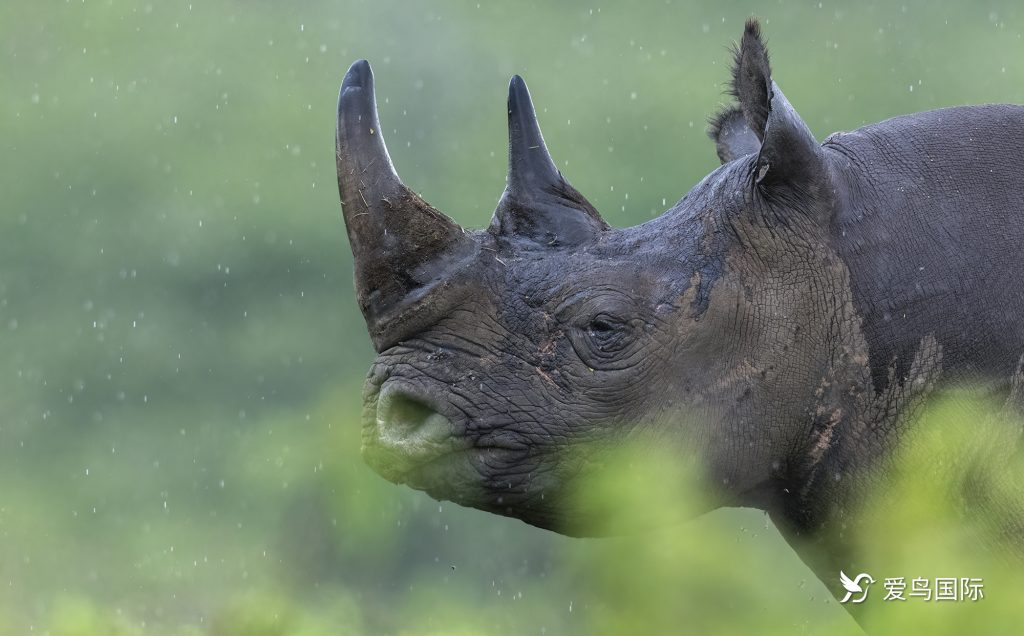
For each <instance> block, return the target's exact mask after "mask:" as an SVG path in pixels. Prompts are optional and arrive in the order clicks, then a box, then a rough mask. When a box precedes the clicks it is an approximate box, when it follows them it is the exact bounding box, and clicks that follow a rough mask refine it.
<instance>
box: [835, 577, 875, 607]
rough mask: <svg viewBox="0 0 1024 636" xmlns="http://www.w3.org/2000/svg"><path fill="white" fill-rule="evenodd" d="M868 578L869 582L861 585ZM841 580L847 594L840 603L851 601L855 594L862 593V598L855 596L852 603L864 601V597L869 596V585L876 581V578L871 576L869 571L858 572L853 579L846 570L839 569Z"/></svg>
mask: <svg viewBox="0 0 1024 636" xmlns="http://www.w3.org/2000/svg"><path fill="white" fill-rule="evenodd" d="M864 580H867V583H864V584H863V585H861V582H862V581H864ZM839 582H840V583H842V584H843V589H845V590H846V596H844V597H843V599H842V600H841V601H839V602H840V603H845V602H847V601H850V599H851V598H852V597H853V595H854V594H860V598H855V599H853V600H852V601H850V602H851V603H863V602H864V599H866V598H867V597H868V586H869V585H871V584H872V583H874V582H875V579H873V578H871V575H870V574H868V573H867V572H862V573H861V574H858V575H857V576H856V577H855V578H854V579H853V580H852V581H851V580H850V577H848V576H846V572H843V571H842V570H839Z"/></svg>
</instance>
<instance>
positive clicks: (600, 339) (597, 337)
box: [571, 313, 640, 370]
mask: <svg viewBox="0 0 1024 636" xmlns="http://www.w3.org/2000/svg"><path fill="white" fill-rule="evenodd" d="M637 322H638V321H630V320H624V319H622V318H619V317H616V316H613V315H611V314H606V313H600V314H597V315H596V316H593V317H592V318H590V319H589V320H588V321H585V322H583V323H582V324H581V325H579V326H578V327H577V328H576V329H574V330H573V331H572V337H571V341H572V345H573V349H575V350H576V353H577V354H578V355H579V356H580V358H581V359H582V360H583V362H585V363H586V364H587V366H589V367H590V368H592V369H602V370H611V369H620V368H624V367H626V366H629V364H628V358H630V356H632V355H633V354H634V353H635V352H636V349H637V344H638V341H639V340H640V339H639V338H638V337H637V336H638V331H640V329H639V327H638V325H637Z"/></svg>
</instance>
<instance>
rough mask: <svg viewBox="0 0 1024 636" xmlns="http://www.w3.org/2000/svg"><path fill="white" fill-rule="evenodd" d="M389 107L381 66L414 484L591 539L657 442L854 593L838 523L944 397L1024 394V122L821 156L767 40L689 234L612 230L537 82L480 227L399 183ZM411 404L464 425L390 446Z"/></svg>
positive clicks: (345, 104)
mask: <svg viewBox="0 0 1024 636" xmlns="http://www.w3.org/2000/svg"><path fill="white" fill-rule="evenodd" d="M372 90H373V86H372V74H370V72H369V66H368V65H366V63H365V62H357V63H356V64H355V65H353V67H352V70H350V71H349V75H347V76H346V80H345V84H343V86H342V93H341V97H340V102H339V125H338V130H339V133H338V162H339V163H338V167H339V186H340V190H341V196H342V201H343V209H344V212H345V219H346V224H347V227H348V230H349V236H350V240H351V242H352V247H353V252H354V254H355V259H356V287H357V294H358V297H359V299H360V304H361V306H362V307H363V309H364V315H365V316H366V319H367V325H368V328H369V331H370V333H371V336H372V338H373V340H374V344H375V346H376V348H377V350H378V353H379V355H378V357H377V360H376V361H375V362H374V364H373V366H372V368H371V370H370V373H369V376H368V379H367V382H366V389H365V409H366V416H365V422H366V423H365V426H364V431H363V442H364V455H365V457H366V459H367V461H368V462H369V463H370V464H371V466H373V467H374V468H375V469H376V470H377V471H378V472H380V473H381V474H382V475H384V476H385V477H387V478H388V479H391V480H393V481H396V482H400V483H406V484H408V485H410V486H412V487H415V488H418V489H422V490H425V491H426V492H428V493H429V494H430V495H432V496H434V497H436V498H440V499H448V500H452V501H455V502H458V503H461V504H463V505H468V506H473V507H476V508H480V509H482V510H487V511H490V512H493V513H497V514H502V515H507V516H511V517H516V518H519V519H522V520H524V521H526V522H527V523H531V524H534V525H537V526H540V527H544V528H550V529H552V530H556V531H558V532H563V533H566V534H573V535H586V534H591V533H593V532H594V528H595V527H597V526H598V525H599V521H598V520H597V518H596V515H597V513H596V512H595V511H591V510H586V509H581V508H579V507H578V506H574V504H573V501H572V499H571V497H569V493H571V492H572V490H573V488H575V487H578V485H579V484H580V483H583V482H582V480H584V479H585V478H586V476H587V475H588V474H590V473H591V472H592V471H594V470H599V469H600V467H601V466H602V465H603V462H604V460H603V457H604V455H603V453H605V452H606V451H607V449H609V448H615V447H616V446H618V445H621V444H623V443H624V442H626V441H636V440H643V441H646V442H647V443H656V444H658V445H659V446H661V447H663V448H671V449H673V452H675V453H677V454H678V456H679V457H692V458H695V459H696V460H697V461H699V462H700V465H701V466H702V467H703V470H704V475H705V477H706V479H707V483H708V488H709V493H710V497H709V503H708V505H710V506H715V505H744V506H753V507H758V508H761V509H764V510H766V511H768V512H769V514H770V515H771V516H772V518H773V520H775V521H776V523H777V524H778V525H779V527H780V529H781V530H782V531H783V534H784V536H786V537H787V539H789V540H790V541H791V543H793V544H794V546H795V547H797V550H798V552H799V553H800V554H801V556H803V557H804V558H805V560H807V561H808V563H809V564H811V566H812V567H813V568H815V569H816V571H818V572H819V575H825V574H827V575H831V574H833V573H834V571H833V569H832V568H833V563H832V561H834V560H836V559H837V558H845V557H846V556H847V555H845V554H844V553H843V546H842V540H841V538H840V533H838V531H837V528H838V527H840V526H846V525H848V524H853V523H855V522H856V519H855V518H851V516H850V515H851V511H852V510H855V509H856V503H857V501H858V499H859V497H860V496H861V495H862V494H863V492H864V490H865V489H866V488H867V487H868V485H870V484H871V483H873V482H874V481H875V480H876V478H877V475H878V474H879V471H882V470H884V467H885V466H886V462H887V461H888V460H889V458H890V457H891V456H892V454H893V452H894V450H895V449H896V447H897V446H898V442H899V440H901V439H902V438H903V437H905V435H906V433H907V431H906V430H905V429H906V426H908V422H909V421H910V420H911V419H912V415H913V413H914V412H915V411H916V409H917V407H918V406H919V405H920V403H921V402H922V400H923V398H924V397H926V396H927V394H928V393H929V392H930V391H931V390H932V389H933V387H940V388H941V387H947V386H950V385H956V384H959V383H963V382H967V381H970V382H983V383H984V384H985V386H986V387H988V388H989V389H990V390H991V391H994V392H999V391H1003V392H1006V391H1008V389H1009V387H1010V381H1011V378H1012V377H1013V376H1014V371H1015V369H1016V368H1017V364H1018V361H1019V359H1020V356H1021V354H1022V353H1024V321H1022V320H1021V312H1022V310H1024V278H1022V277H1021V276H1020V274H1019V272H1020V271H1021V270H1022V269H1024V252H1022V250H1021V249H1020V245H1021V244H1022V242H1024V223H1021V218H1020V215H1021V214H1022V212H1024V183H1022V180H1021V179H1020V167H1019V165H1018V164H1017V163H1016V162H1012V161H1007V160H1006V158H1007V156H1013V153H1015V152H1017V151H1018V149H1019V148H1021V147H1024V108H1021V107H1018V106H1010V105H990V106H970V107H960V108H952V109H945V110H939V111H933V112H929V113H922V114H915V115H908V116H905V117H899V118H896V119H892V120H889V121H886V122H882V123H880V124H876V125H872V126H868V127H866V128H862V129H860V130H857V131H854V132H850V133H842V134H836V135H832V136H831V137H829V138H828V140H827V141H826V142H825V143H824V144H819V143H818V142H817V141H816V140H815V138H814V137H813V135H811V133H810V131H809V130H808V129H807V127H806V125H805V124H804V123H803V121H802V120H801V119H800V117H799V115H798V114H797V112H796V110H795V109H794V108H793V107H792V106H791V105H790V104H789V102H788V101H787V100H786V98H785V96H784V95H783V94H782V92H781V90H780V89H779V87H778V85H777V84H775V82H774V81H773V80H772V77H771V69H770V66H769V64H768V58H767V53H766V51H765V49H764V45H763V42H762V40H761V37H760V32H759V28H758V26H757V25H756V23H753V22H751V23H748V25H747V28H746V31H745V32H744V34H743V38H742V39H741V42H740V44H739V46H738V47H737V49H736V54H735V65H734V72H733V83H732V93H733V95H734V96H735V97H736V98H737V100H738V102H739V103H738V105H737V106H734V107H731V108H729V109H726V111H724V112H723V113H722V114H720V115H719V117H718V118H717V119H716V121H714V122H713V124H712V130H711V134H712V137H713V138H714V139H715V141H716V146H717V149H718V154H719V156H720V157H721V159H722V162H723V165H722V166H721V167H719V168H718V169H717V170H715V171H714V172H712V173H711V174H709V175H708V176H707V177H706V178H705V179H703V180H702V181H701V182H700V183H699V184H697V185H696V186H695V187H694V188H693V189H692V190H691V191H690V192H689V193H688V194H687V195H686V196H685V197H683V199H682V200H680V201H679V202H678V203H676V204H675V205H674V206H672V208H670V209H669V210H668V211H666V212H665V213H664V214H663V215H662V216H660V217H658V218H656V219H654V220H651V221H649V222H647V223H644V224H642V225H639V226H635V227H631V228H624V229H616V228H609V227H608V226H607V225H606V224H604V222H603V221H601V220H600V217H599V215H597V212H596V210H595V209H594V208H593V206H591V205H590V204H589V203H588V202H586V200H585V199H584V198H583V197H582V195H580V194H579V193H578V192H577V191H576V190H575V189H573V188H572V187H571V186H570V185H569V184H568V182H567V181H566V180H565V179H564V177H563V176H562V175H561V173H560V172H558V171H557V169H556V168H555V167H554V163H553V161H552V160H551V159H550V156H549V155H548V152H547V149H546V147H545V145H544V142H543V138H542V137H541V135H540V129H539V127H537V123H536V118H535V115H534V111H533V106H532V103H531V102H530V100H529V94H528V92H527V91H526V87H525V84H524V83H522V80H521V79H519V78H514V79H513V81H512V85H511V86H510V97H509V122H510V124H509V126H510V173H509V185H508V188H507V189H506V193H505V196H504V197H503V198H502V202H501V203H500V204H499V206H498V209H497V210H496V212H495V221H494V223H493V224H492V225H491V227H490V228H488V229H486V230H482V231H475V232H470V231H465V230H462V229H461V228H458V226H457V225H456V224H454V222H453V221H451V220H450V219H448V218H447V217H444V216H443V215H441V214H440V212H437V211H436V210H434V209H433V208H430V207H429V206H428V205H427V204H425V203H424V202H422V201H421V200H420V199H419V198H418V197H415V195H412V194H411V193H410V192H409V191H408V190H407V189H406V188H405V187H404V186H402V185H401V182H400V181H398V177H397V174H395V173H394V171H393V168H391V162H390V159H389V158H388V157H387V155H386V150H384V147H383V141H382V140H381V139H380V135H379V133H376V132H375V131H379V124H378V123H377V121H376V112H375V108H374V106H373V103H372ZM744 125H745V126H746V128H745V129H744ZM368 127H372V128H374V129H375V130H374V131H372V132H374V134H375V135H376V136H375V137H373V136H372V135H370V134H369V133H367V130H368ZM752 149H753V151H752ZM403 201H404V202H405V203H404V204H403ZM403 205H404V208H403ZM439 224H440V225H439ZM424 228H431V229H430V230H429V231H426V230H424ZM389 392H390V394H396V395H399V394H400V395H401V396H402V399H403V400H405V403H414V404H417V405H419V407H417V408H421V409H422V410H424V411H428V412H431V413H436V414H440V415H441V416H442V418H441V419H440V420H431V421H435V422H441V421H443V422H445V424H444V425H442V428H444V427H446V428H444V430H443V431H441V432H440V433H437V434H434V433H436V431H435V432H434V433H431V435H432V437H428V436H426V435H425V434H424V436H423V439H422V440H420V441H418V442H417V444H416V445H415V446H411V445H408V444H407V445H404V446H403V445H401V444H398V445H396V444H393V443H391V442H390V441H389V440H391V439H392V438H390V437H388V436H387V435H385V429H386V427H387V426H389V425H390V423H389V422H388V421H387V420H388V417H389V416H388V413H392V411H390V410H388V408H390V407H388V406H387V405H389V404H391V402H390V401H389V400H391V399H392V398H390V397H385V394H389ZM382 412H384V413H385V415H384V416H382ZM407 432H408V433H409V434H410V435H416V434H420V432H417V431H411V432H410V431H407ZM388 434H389V435H390V433H388ZM411 448H412V449H414V451H415V452H413V451H410V449H411ZM694 512H700V510H695V511H694ZM840 562H841V561H840Z"/></svg>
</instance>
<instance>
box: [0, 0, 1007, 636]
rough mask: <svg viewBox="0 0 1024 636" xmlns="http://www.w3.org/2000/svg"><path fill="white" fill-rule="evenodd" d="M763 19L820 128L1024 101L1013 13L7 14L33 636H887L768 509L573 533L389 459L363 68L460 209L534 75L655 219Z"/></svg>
mask: <svg viewBox="0 0 1024 636" xmlns="http://www.w3.org/2000/svg"><path fill="white" fill-rule="evenodd" d="M755 13H756V14H757V15H758V16H760V17H761V18H762V19H763V21H764V26H765V30H766V32H767V34H768V37H769V45H770V47H771V51H772V54H773V58H772V59H773V62H774V65H775V71H776V72H775V75H776V79H777V80H778V81H779V83H780V85H782V86H783V87H784V88H785V90H786V93H787V96H788V97H789V98H790V100H791V101H792V102H793V103H794V104H795V105H796V106H797V108H798V109H799V110H800V111H801V113H802V114H803V115H804V117H805V118H806V119H807V121H808V123H809V124H810V125H811V127H812V129H813V130H814V131H815V132H816V133H817V134H819V136H822V137H824V135H826V134H827V133H829V132H831V131H833V130H837V129H851V128H855V127H857V126H859V125H861V124H863V123H867V122H871V121H875V120H878V119H881V118H884V117H888V116H892V115H896V114H900V113H903V112H911V111H918V110H924V109H928V108H933V107H938V106H944V105H950V104H958V103H975V102H992V101H995V102H1024V81H1022V80H1024V55H1022V53H1024V43H1022V40H1021V30H1022V24H1024V22H1022V21H1024V9H1022V8H1021V7H1020V5H1019V4H1018V3H1015V2H1010V1H1003V2H988V3H983V4H974V3H968V4H960V3H952V2H939V3H936V2H924V1H923V0H918V1H916V2H906V3H903V4H898V3H896V4H893V3H887V2H866V3H849V4H841V5H840V4H835V3H830V2H822V3H819V2H783V1H780V2H776V3H769V4H764V3H753V2H738V3H729V4H728V5H724V4H723V3H720V2H711V1H705V2H681V1H679V0H674V1H658V2H650V3H644V4H634V3H619V4H612V5H609V6H603V5H601V4H593V3H574V2H564V3H550V4H541V3H518V2H517V3H498V2H481V3H472V2H470V3H461V2H432V3H400V2H397V1H396V0H387V1H383V0H373V1H366V2H355V1H343V2H325V1H322V0H320V1H315V2H304V3H269V2H241V1H236V2H212V3H203V2H197V1H195V0H193V1H192V2H186V1H178V0H169V1H166V2H152V3H146V2H127V1H120V0H73V1H68V2H57V1H55V2H28V1H26V0H12V1H10V2H6V3H3V4H2V5H0V51H2V54H0V55H2V57H0V60H2V65H3V66H2V72H0V95H2V96H3V97H2V99H0V149H2V150H0V153H2V154H0V158H2V159H0V160H2V162H3V164H2V169H0V192H2V193H3V204H2V214H0V244H2V249H0V332H2V333H3V336H2V337H0V375H2V377H3V378H4V381H3V386H4V390H3V392H2V393H0V484H2V487H0V634H7V633H10V634H21V633H26V632H34V633H49V634H54V635H61V636H63V635H83V636H84V635H89V636H91V635H93V634H142V633H146V634H150V633H152V634H215V635H234V634H268V635H269V634H311V635H312V634H339V633H340V634H345V633H352V634H388V633H394V634H494V633H515V634H520V633H535V634H536V633H541V634H543V633H548V634H556V633H588V634H589V633H607V634H615V633H632V632H648V633H677V632H678V631H680V629H681V628H680V626H681V625H686V626H689V627H692V628H693V630H692V631H694V632H699V633H732V632H737V631H747V632H750V631H754V632H757V633H770V632H777V633H786V634H790V633H794V632H795V633H801V632H806V633H818V632H824V631H826V630H827V631H830V632H832V633H845V632H848V631H851V630H854V631H855V629H856V628H855V626H854V624H853V623H852V621H851V620H850V618H849V617H848V616H846V614H845V613H844V612H843V611H842V610H841V609H840V608H839V607H838V606H837V604H836V603H835V602H834V601H833V600H831V599H830V597H829V595H828V593H827V592H826V591H825V589H824V588H823V587H822V586H821V584H820V583H819V582H818V581H816V580H815V579H813V577H812V575H811V574H810V573H809V571H808V570H807V569H806V568H805V567H804V566H803V565H802V564H801V563H800V562H799V561H798V560H797V558H796V557H795V556H794V555H793V553H792V552H791V551H789V549H788V548H787V547H786V546H785V545H784V544H783V542H782V541H781V539H780V537H779V536H778V533H777V532H776V531H775V530H774V528H773V527H771V526H770V524H768V523H767V522H766V520H765V517H764V516H763V515H761V514H760V513H756V512H753V511H719V512H717V513H714V514H712V515H708V516H705V517H703V518H701V519H699V520H697V521H695V522H693V523H691V524H688V525H686V526H685V527H682V528H673V529H672V530H670V531H666V532H664V533H655V535H653V536H652V535H644V536H641V537H634V538H629V539H616V540H607V541H591V540H569V539H565V538H562V537H557V536H555V535H552V534H550V533H546V532H543V531H540V530H535V529H532V528H529V527H526V526H524V525H523V524H521V523H519V522H517V521H513V520H508V519H502V518H498V517H493V516H489V515H485V514H483V513H478V512H474V511H468V510H462V509H459V508H457V507H455V506H452V505H448V504H443V505H439V504H438V503H436V502H434V501H432V500H429V499H428V498H427V497H426V496H424V495H420V494H417V493H413V492H410V491H407V490H406V489H400V488H397V487H393V486H391V485H389V484H387V483H385V482H384V481H383V480H381V479H379V478H377V477H376V476H374V475H373V474H372V473H371V472H370V471H369V470H368V469H367V468H365V467H364V466H363V465H362V463H361V462H360V460H359V458H358V448H357V446H358V431H357V425H358V417H359V392H360V388H359V387H360V382H361V376H362V374H363V372H364V371H365V369H366V367H367V365H368V363H369V362H370V360H371V359H372V351H371V349H370V346H369V343H368V339H367V338H366V337H365V334H364V331H363V325H362V321H361V318H360V316H359V314H358V311H357V309H356V307H355V304H354V302H353V296H352V289H351V264H350V262H349V257H348V250H347V246H346V241H345V235H344V230H343V227H342V224H341V218H340V214H339V208H338V201H337V194H336V189H335V185H334V179H335V177H334V166H333V160H332V154H333V126H334V103H335V98H336V91H337V88H338V84H339V82H340V79H341V77H342V75H343V74H344V71H345V69H346V68H347V65H348V64H349V63H350V62H351V61H353V60H354V59H356V58H359V57H366V58H368V59H370V61H371V63H372V64H373V65H374V68H375V70H376V73H377V82H378V97H379V104H380V110H381V117H382V121H383V126H384V128H385V130H384V132H385V133H386V135H387V138H388V142H389V145H390V148H391V151H392V155H393V157H394V160H395V162H396V163H397V165H398V167H399V169H400V171H401V173H402V175H403V177H404V179H405V180H406V182H407V183H408V184H410V185H411V186H412V187H414V188H416V189H417V190H419V191H421V192H422V193H423V194H424V196H425V197H426V198H427V199H428V200H429V201H431V202H432V203H433V204H434V205H436V206H437V207H439V208H440V209H442V210H444V211H446V212H447V213H449V214H450V215H452V216H454V217H455V218H456V219H458V220H459V221H461V222H463V223H465V224H467V225H471V226H481V225H483V224H485V223H486V222H487V220H488V218H489V215H490V212H491V210H492V209H493V206H494V203H495V202H496V200H497V197H498V195H499V194H500V191H501V188H502V184H503V177H504V171H505V166H504V162H505V134H506V133H505V121H504V120H505V111H504V100H505V95H504V91H505V83H506V81H507V79H508V77H509V76H510V75H512V74H513V73H521V74H523V75H524V76H525V77H526V78H527V80H528V81H529V82H530V85H531V89H532V91H533V94H534V98H535V100H536V101H537V104H538V108H539V109H540V117H541V121H542V124H543V126H544V131H545V133H546V136H547V139H548V143H549V145H550V146H551V149H552V152H553V154H554V155H555V157H556V159H557V160H558V161H559V164H560V166H561V167H563V169H564V171H565V173H566V174H567V175H568V176H569V177H570V178H571V179H572V181H573V183H574V185H576V187H578V188H579V189H580V190H581V191H582V192H584V193H586V194H587V195H588V197H589V198H590V199H591V200H592V201H593V202H594V203H595V205H596V206H597V207H598V208H599V209H601V210H602V212H603V213H604V214H605V216H606V218H607V219H608V220H609V221H611V222H612V223H615V224H630V223H635V222H639V221H642V220H645V219H647V218H650V217H651V216H653V215H655V214H657V213H659V212H660V211H661V210H662V209H664V208H665V207H666V206H667V205H669V204H671V203H672V202H673V201H674V200H676V199H677V198H679V197H680V196H681V195H682V194H684V193H685V191H686V190H687V189H688V188H689V187H690V186H691V185H692V184H693V183H695V182H696V181H697V180H698V179H700V178H701V177H702V176H703V175H704V174H705V173H707V172H708V171H710V170H711V169H712V168H713V167H714V166H715V159H714V152H713V148H712V145H711V144H710V143H709V142H708V141H707V140H706V139H705V138H704V130H703V129H704V120H705V118H706V117H707V116H708V115H709V114H711V113H712V112H713V111H714V109H715V108H716V106H718V105H719V104H720V103H722V102H723V101H724V99H725V97H724V96H723V94H722V89H723V82H724V81H725V80H726V78H727V76H728V70H727V69H728V63H729V54H728V51H727V49H726V44H727V43H728V42H731V41H732V40H734V39H735V38H736V36H738V34H739V32H740V30H741V28H742V22H743V20H744V19H745V18H746V17H747V16H748V15H750V14H755ZM626 490H627V492H626V493H619V494H623V495H629V494H631V493H629V492H628V489H626ZM1010 492H1012V489H1011V490H1010ZM632 494H635V493H632ZM611 496H612V494H609V497H611ZM906 497H907V499H906V500H907V501H910V502H917V503H916V508H915V509H920V510H922V511H928V510H931V507H930V506H929V503H928V502H929V501H930V500H929V499H928V498H926V497H924V495H921V496H918V494H917V491H915V490H913V489H910V490H907V491H906ZM915 523H918V521H915ZM919 523H921V524H925V525H926V526H927V523H926V522H925V521H919ZM898 531H899V528H890V529H889V530H888V532H889V533H890V534H891V535H893V536H898V535H897V534H896V533H897V532H898ZM890 538H891V537H890ZM890 543H891V545H893V546H900V545H903V543H904V542H902V541H900V542H897V541H894V540H893V541H891V542H890ZM941 547H942V546H937V547H936V548H935V549H936V550H938V549H940V548H941ZM942 549H945V548H942ZM899 554H901V553H900V552H899V550H897V549H895V548H894V549H893V550H892V553H891V558H892V559H893V561H892V563H893V564H894V567H895V565H896V564H898V561H896V559H897V558H898V556H899ZM969 570H970V568H968V567H967V566H966V565H964V567H963V568H961V567H959V566H957V568H956V569H955V571H956V572H957V573H963V574H965V575H971V576H975V575H976V574H975V573H974V572H973V571H969ZM1008 585H1009V584H1008ZM996 589H997V588H996V587H995V585H994V584H993V589H992V596H993V598H992V599H991V600H992V603H988V602H987V600H986V605H985V607H986V608H988V607H992V608H993V613H992V615H993V616H997V617H999V620H1003V619H1004V618H1005V619H1006V620H1009V618H1008V617H1009V614H1008V612H1009V609H1007V608H1009V607H1011V606H1010V605H1005V606H1001V607H1002V609H1001V610H1000V611H999V612H996V611H994V610H995V607H996V605H997V603H998V602H1003V603H1008V602H1009V601H1008V600H1007V599H1009V598H1011V597H1010V596H1009V595H1006V596H1002V597H1001V598H1002V601H1000V600H999V599H997V598H996V595H997V592H996ZM1006 589H1019V588H1012V587H1007V588H1006ZM1004 593H1005V592H1004ZM978 607H981V606H980V605H979V606H978ZM931 609H932V608H927V610H925V609H921V610H920V611H919V612H916V613H913V616H915V617H916V616H918V614H920V615H921V617H922V618H921V619H920V620H930V621H931V622H932V623H933V624H934V627H935V629H936V630H937V631H942V630H943V629H947V628H949V626H950V625H957V626H959V625H960V624H959V623H956V622H953V621H951V622H946V618H945V614H943V613H939V612H933V613H930V614H929V613H928V612H930V611H931ZM894 611H895V610H894ZM961 611H966V610H961ZM911 615H912V613H911V612H906V613H904V614H902V615H900V616H902V618H901V619H900V620H910V619H909V618H907V617H908V616H911ZM914 620H918V619H917V618H914Z"/></svg>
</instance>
